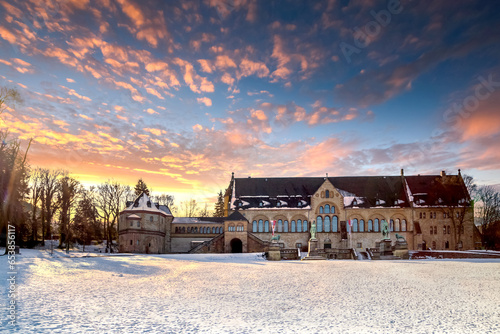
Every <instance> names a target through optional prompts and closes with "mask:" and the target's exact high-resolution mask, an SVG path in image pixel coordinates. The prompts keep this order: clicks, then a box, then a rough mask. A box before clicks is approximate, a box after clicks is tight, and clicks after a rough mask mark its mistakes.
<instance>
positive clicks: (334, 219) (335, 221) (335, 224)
mask: <svg viewBox="0 0 500 334" xmlns="http://www.w3.org/2000/svg"><path fill="white" fill-rule="evenodd" d="M332 208H333V206H332ZM338 224H339V219H338V217H337V216H333V217H332V232H338V231H339V226H338Z"/></svg>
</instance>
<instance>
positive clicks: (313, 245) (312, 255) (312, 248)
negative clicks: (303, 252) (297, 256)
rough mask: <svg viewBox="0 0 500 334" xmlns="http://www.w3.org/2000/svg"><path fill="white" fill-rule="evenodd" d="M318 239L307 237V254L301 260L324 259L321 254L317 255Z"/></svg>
mask: <svg viewBox="0 0 500 334" xmlns="http://www.w3.org/2000/svg"><path fill="white" fill-rule="evenodd" d="M318 244H319V242H318V239H309V243H308V246H309V247H308V252H307V256H306V257H305V258H303V259H302V260H325V258H324V257H323V256H319V255H318Z"/></svg>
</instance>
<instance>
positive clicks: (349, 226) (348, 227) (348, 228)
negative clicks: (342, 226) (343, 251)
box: [347, 219, 352, 235]
mask: <svg viewBox="0 0 500 334" xmlns="http://www.w3.org/2000/svg"><path fill="white" fill-rule="evenodd" d="M351 225H352V222H351V220H350V219H349V220H348V221H347V232H348V233H349V235H350V234H351Z"/></svg>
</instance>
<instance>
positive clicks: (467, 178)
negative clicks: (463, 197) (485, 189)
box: [462, 174, 477, 198]
mask: <svg viewBox="0 0 500 334" xmlns="http://www.w3.org/2000/svg"><path fill="white" fill-rule="evenodd" d="M462 179H463V180H464V185H465V188H467V192H468V193H469V196H470V198H474V196H475V194H476V191H477V185H476V183H475V182H474V178H473V177H472V176H471V175H467V174H464V175H463V176H462Z"/></svg>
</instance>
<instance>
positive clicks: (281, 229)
mask: <svg viewBox="0 0 500 334" xmlns="http://www.w3.org/2000/svg"><path fill="white" fill-rule="evenodd" d="M278 232H283V221H282V220H281V219H278Z"/></svg>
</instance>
